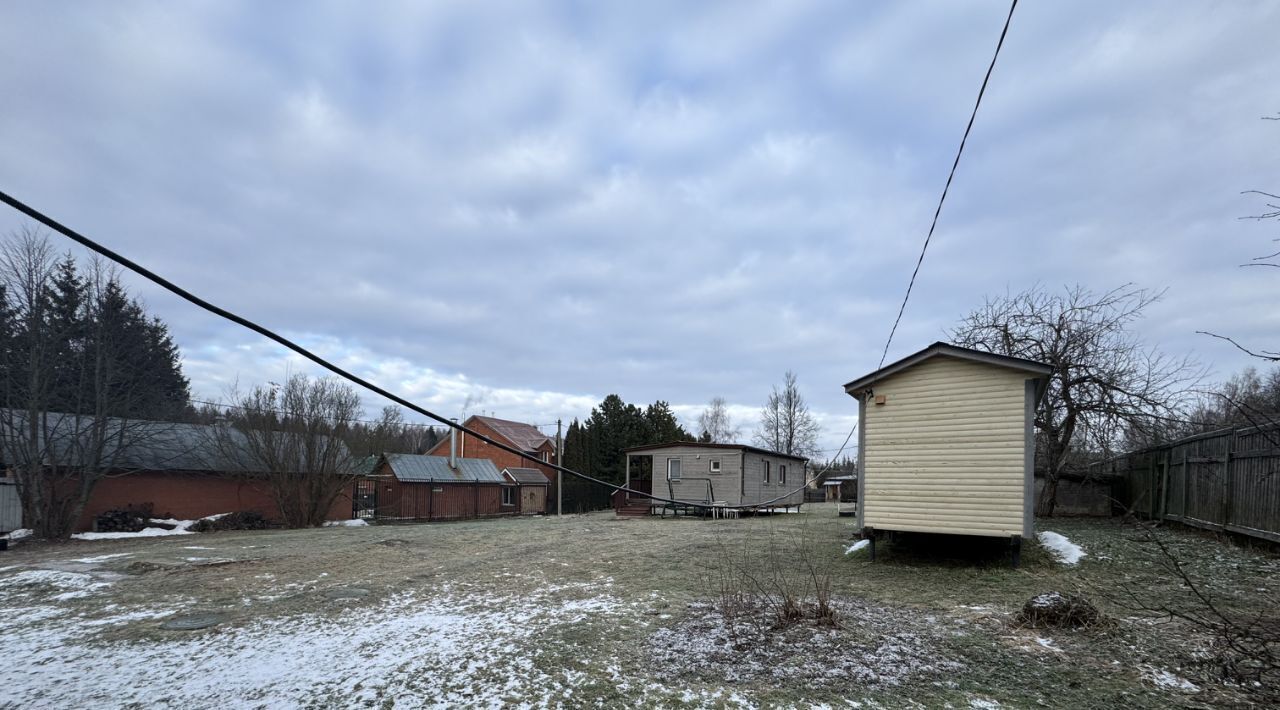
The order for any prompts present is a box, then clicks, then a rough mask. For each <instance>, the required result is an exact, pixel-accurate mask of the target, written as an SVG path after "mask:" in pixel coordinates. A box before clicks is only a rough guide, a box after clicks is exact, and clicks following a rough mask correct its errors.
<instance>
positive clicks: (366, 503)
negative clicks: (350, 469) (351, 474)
mask: <svg viewBox="0 0 1280 710" xmlns="http://www.w3.org/2000/svg"><path fill="white" fill-rule="evenodd" d="M377 515H378V482H377V481H368V480H363V479H362V480H359V481H356V485H355V490H354V491H352V495H351V517H352V518H356V519H358V520H371V519H373V518H375V517H377Z"/></svg>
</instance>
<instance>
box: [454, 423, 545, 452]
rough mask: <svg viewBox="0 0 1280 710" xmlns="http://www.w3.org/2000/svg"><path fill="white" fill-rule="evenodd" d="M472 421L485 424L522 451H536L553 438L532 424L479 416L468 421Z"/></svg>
mask: <svg viewBox="0 0 1280 710" xmlns="http://www.w3.org/2000/svg"><path fill="white" fill-rule="evenodd" d="M471 420H474V421H478V422H481V423H483V424H484V425H485V426H487V427H489V428H490V429H492V430H493V431H494V432H495V433H497V434H498V435H499V436H501V437H502V438H504V439H506V440H507V441H509V442H511V445H512V446H514V447H516V448H517V449H520V450H521V451H536V450H537V449H538V447H540V446H542V445H543V444H545V443H547V442H548V441H550V440H551V437H549V436H547V435H546V434H543V433H542V432H540V431H538V428H537V427H535V426H534V425H532V424H525V423H524V422H513V421H511V420H509V419H498V418H497V417H482V416H480V415H478V414H477V415H474V416H472V417H471V418H470V419H469V420H468V421H471Z"/></svg>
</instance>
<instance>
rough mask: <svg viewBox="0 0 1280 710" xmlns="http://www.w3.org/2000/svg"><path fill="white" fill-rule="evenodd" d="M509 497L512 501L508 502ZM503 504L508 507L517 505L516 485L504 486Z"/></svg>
mask: <svg viewBox="0 0 1280 710" xmlns="http://www.w3.org/2000/svg"><path fill="white" fill-rule="evenodd" d="M508 498H510V499H511V502H509V503H508V502H507V499H508ZM502 504H503V505H504V506H507V507H514V506H515V504H516V487H515V486H503V487H502Z"/></svg>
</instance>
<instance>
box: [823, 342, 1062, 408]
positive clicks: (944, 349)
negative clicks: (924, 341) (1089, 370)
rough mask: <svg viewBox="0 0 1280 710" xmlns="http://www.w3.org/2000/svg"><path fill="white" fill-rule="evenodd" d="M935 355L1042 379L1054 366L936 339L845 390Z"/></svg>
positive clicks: (852, 391)
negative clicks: (1016, 371)
mask: <svg viewBox="0 0 1280 710" xmlns="http://www.w3.org/2000/svg"><path fill="white" fill-rule="evenodd" d="M935 357H953V358H959V359H961V360H970V361H972V362H981V363H985V364H987V365H995V366H997V367H1007V368H1010V369H1014V370H1023V371H1025V372H1028V373H1031V374H1034V375H1039V376H1040V377H1041V378H1047V377H1048V376H1049V374H1050V373H1052V372H1053V368H1051V367H1049V366H1048V365H1046V364H1044V363H1041V362H1036V361H1035V360H1027V359H1024V358H1020V357H1012V356H1009V355H997V354H996V353H989V352H986V351H983V350H974V349H972V348H962V347H960V346H959V345H952V344H950V343H944V342H941V341H939V342H936V343H934V344H933V345H930V346H929V347H927V348H925V349H924V350H921V351H919V352H916V353H912V354H911V355H908V356H906V357H904V358H902V359H901V360H898V361H897V362H893V363H890V364H888V365H885V366H884V367H882V368H880V369H879V370H876V371H875V372H872V373H869V374H866V375H863V376H862V377H859V378H858V379H856V380H854V381H852V382H849V383H848V384H846V385H845V386H844V391H845V392H848V393H849V394H851V395H855V396H856V395H858V394H859V393H862V392H865V391H866V390H867V389H868V388H870V387H871V385H873V384H875V383H876V382H879V381H880V380H883V379H884V378H886V377H888V376H890V375H894V374H897V373H899V372H901V371H902V370H905V369H907V368H909V367H913V366H915V365H918V364H920V363H921V362H924V361H925V360H929V359H931V358H935Z"/></svg>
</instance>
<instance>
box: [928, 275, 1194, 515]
mask: <svg viewBox="0 0 1280 710" xmlns="http://www.w3.org/2000/svg"><path fill="white" fill-rule="evenodd" d="M1159 297H1160V294H1158V293H1151V292H1149V291H1146V290H1144V289H1139V288H1134V287H1132V286H1122V287H1120V288H1116V289H1112V290H1110V291H1107V292H1105V293H1094V292H1091V291H1089V290H1087V289H1085V288H1082V287H1080V286H1076V287H1073V288H1067V289H1065V290H1064V291H1063V292H1062V293H1049V292H1046V291H1044V290H1041V289H1039V288H1036V289H1031V290H1029V291H1025V292H1023V293H1019V294H1016V295H1012V296H1009V295H1006V296H1002V297H999V298H993V299H988V300H987V302H986V303H985V304H984V305H983V306H982V307H981V308H979V309H978V310H976V311H974V312H972V313H970V314H969V315H968V316H966V317H965V318H964V319H963V320H962V321H961V322H960V325H958V326H957V327H956V328H955V329H954V330H952V331H951V332H950V333H949V335H950V338H951V339H952V341H953V342H955V343H956V344H957V345H960V346H963V347H969V348H975V349H978V350H985V351H987V352H992V353H998V354H1001V355H1012V356H1015V357H1022V358H1027V359H1030V360H1036V361H1038V362H1042V363H1045V364H1047V365H1049V366H1050V367H1052V368H1053V373H1052V374H1051V375H1050V380H1049V391H1048V393H1047V394H1046V396H1045V402H1044V405H1043V406H1042V407H1041V408H1040V410H1039V411H1038V412H1037V414H1036V419H1035V426H1036V429H1037V432H1038V439H1039V441H1038V446H1037V453H1038V456H1037V459H1038V460H1037V472H1038V473H1039V474H1040V475H1041V476H1043V477H1044V480H1045V486H1044V490H1043V492H1042V494H1041V498H1040V502H1039V512H1040V513H1041V514H1043V515H1053V511H1054V508H1055V506H1056V505H1057V496H1058V482H1059V481H1060V480H1061V478H1062V476H1063V475H1064V474H1071V473H1076V474H1080V475H1083V474H1084V473H1085V472H1086V465H1087V463H1088V460H1089V459H1090V458H1091V457H1095V456H1097V455H1099V454H1100V455H1103V456H1106V455H1109V454H1110V452H1111V451H1112V449H1113V445H1114V444H1116V443H1117V442H1119V441H1120V440H1121V439H1122V438H1123V437H1125V436H1128V437H1129V439H1130V440H1133V439H1141V438H1143V437H1147V438H1152V437H1158V436H1159V435H1160V433H1161V432H1163V431H1164V427H1163V426H1162V424H1163V423H1164V422H1167V421H1168V420H1170V419H1177V418H1178V415H1179V414H1180V412H1181V409H1182V407H1183V406H1184V405H1185V404H1186V403H1187V401H1188V399H1189V397H1188V393H1189V391H1190V390H1191V389H1192V388H1194V387H1195V386H1196V385H1197V384H1198V383H1199V382H1200V380H1201V378H1202V377H1203V371H1202V369H1201V368H1200V367H1199V366H1198V365H1197V364H1196V363H1195V362H1193V361H1192V360H1190V359H1188V358H1174V357H1170V356H1167V355H1164V354H1162V353H1160V352H1159V351H1157V350H1155V349H1154V348H1149V347H1147V346H1145V345H1144V344H1143V343H1142V342H1141V341H1140V340H1139V339H1138V338H1137V337H1136V336H1134V335H1133V334H1132V333H1130V332H1129V327H1130V326H1131V325H1132V324H1133V323H1134V321H1136V320H1138V319H1139V318H1141V317H1142V313H1143V311H1144V310H1145V309H1146V308H1147V307H1148V306H1150V305H1151V304H1153V303H1155V302H1156V301H1157V300H1158V299H1159Z"/></svg>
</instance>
